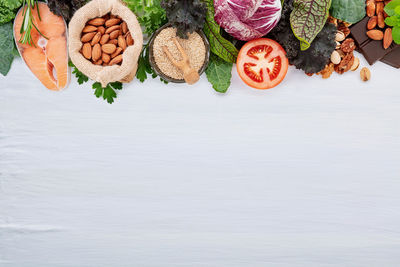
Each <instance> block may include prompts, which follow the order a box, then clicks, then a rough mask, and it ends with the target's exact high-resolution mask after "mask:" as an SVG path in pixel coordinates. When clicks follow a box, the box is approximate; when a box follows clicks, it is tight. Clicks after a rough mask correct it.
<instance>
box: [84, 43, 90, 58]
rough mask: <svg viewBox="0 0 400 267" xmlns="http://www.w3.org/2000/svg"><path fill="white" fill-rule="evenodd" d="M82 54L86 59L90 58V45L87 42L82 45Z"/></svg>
mask: <svg viewBox="0 0 400 267" xmlns="http://www.w3.org/2000/svg"><path fill="white" fill-rule="evenodd" d="M82 55H83V56H84V57H85V58H86V59H91V58H92V46H91V45H90V44H89V43H85V44H84V45H83V46H82Z"/></svg>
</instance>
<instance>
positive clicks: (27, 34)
mask: <svg viewBox="0 0 400 267" xmlns="http://www.w3.org/2000/svg"><path fill="white" fill-rule="evenodd" d="M399 44H400V0H366V1H365V0H283V1H281V0H90V1H88V0H48V1H38V0H0V73H1V74H2V75H4V76H6V75H7V73H8V72H9V70H10V68H11V65H12V62H13V60H14V58H15V57H21V58H22V59H23V61H24V62H25V64H26V65H27V67H28V68H27V70H28V69H29V70H30V71H31V72H32V73H33V74H34V76H36V78H37V79H39V81H40V82H41V83H42V84H43V85H44V86H45V87H46V88H48V89H50V90H54V91H60V90H63V89H65V88H66V87H67V86H68V84H69V81H70V79H71V76H75V77H76V78H77V81H78V83H79V84H80V85H82V84H85V83H89V82H90V83H91V84H92V89H93V90H94V95H95V96H96V97H98V98H103V99H104V100H106V101H107V102H108V103H110V104H111V103H113V102H114V100H115V98H116V97H117V95H118V90H121V89H123V84H124V83H129V82H131V81H132V80H133V79H134V78H135V77H136V78H137V79H138V80H139V81H140V82H145V81H146V80H147V79H149V78H150V79H155V78H158V79H159V80H160V82H163V83H187V84H188V85H193V84H195V83H196V82H197V81H198V80H199V78H200V76H201V75H203V74H204V75H206V76H207V79H208V81H209V82H210V84H211V85H212V87H213V88H214V89H215V90H216V91H217V92H220V93H225V92H226V91H227V90H228V88H229V87H230V84H231V78H232V68H233V64H236V69H237V72H238V75H239V77H240V78H241V79H242V80H243V82H244V83H245V84H247V85H248V86H250V87H252V88H256V89H270V88H273V87H275V86H278V85H279V84H280V83H281V81H282V80H284V79H285V77H286V74H287V70H288V67H289V66H294V67H296V68H297V69H301V70H303V71H304V73H305V75H308V76H312V75H320V76H321V77H322V78H323V79H327V78H329V77H331V75H332V74H333V73H337V74H340V75H341V74H344V73H346V72H350V73H351V72H352V71H353V72H356V71H357V72H358V73H359V77H360V78H361V79H362V80H363V81H368V80H369V79H370V78H371V72H370V70H369V69H368V68H367V67H365V66H364V67H362V66H360V60H359V59H358V58H357V57H356V55H358V54H354V51H355V50H356V51H358V52H360V53H361V54H362V55H363V56H364V57H365V59H366V61H367V62H368V63H369V64H370V65H372V64H374V63H375V62H377V61H382V62H384V63H386V64H389V65H390V66H392V67H395V68H399V67H400V48H399Z"/></svg>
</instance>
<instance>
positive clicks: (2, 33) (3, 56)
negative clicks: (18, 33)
mask: <svg viewBox="0 0 400 267" xmlns="http://www.w3.org/2000/svg"><path fill="white" fill-rule="evenodd" d="M13 50H14V37H13V26H12V23H11V22H9V23H6V24H3V25H0V73H1V74H3V75H4V76H6V75H7V73H8V72H9V71H10V68H11V64H12V62H13V60H14V54H13Z"/></svg>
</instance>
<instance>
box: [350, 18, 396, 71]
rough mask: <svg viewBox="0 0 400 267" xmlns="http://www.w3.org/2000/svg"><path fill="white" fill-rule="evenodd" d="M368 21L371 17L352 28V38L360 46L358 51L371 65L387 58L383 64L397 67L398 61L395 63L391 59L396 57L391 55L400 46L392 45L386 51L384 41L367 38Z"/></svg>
mask: <svg viewBox="0 0 400 267" xmlns="http://www.w3.org/2000/svg"><path fill="white" fill-rule="evenodd" d="M368 20H369V17H365V18H364V19H362V20H361V21H359V22H358V23H356V24H354V25H353V26H351V27H350V31H351V37H352V38H353V39H354V41H355V43H356V45H357V46H358V51H359V52H361V53H362V54H363V55H364V57H365V59H366V60H367V61H368V63H369V64H370V65H373V64H374V63H375V62H376V61H378V60H381V59H383V58H385V60H384V61H383V62H385V63H387V62H390V63H391V64H389V65H391V66H393V65H395V64H396V62H398V60H397V61H396V59H394V62H393V60H389V59H390V58H395V56H394V55H391V53H392V51H396V50H398V48H399V47H400V46H399V45H396V44H395V43H392V45H391V46H390V47H389V48H388V49H384V48H383V43H382V41H375V40H371V39H370V38H369V37H368V36H367V24H368ZM397 53H399V52H397ZM396 55H397V54H396Z"/></svg>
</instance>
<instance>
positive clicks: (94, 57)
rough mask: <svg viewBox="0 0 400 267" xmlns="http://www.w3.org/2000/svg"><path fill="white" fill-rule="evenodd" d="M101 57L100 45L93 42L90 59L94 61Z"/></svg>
mask: <svg viewBox="0 0 400 267" xmlns="http://www.w3.org/2000/svg"><path fill="white" fill-rule="evenodd" d="M100 58H101V47H100V44H95V45H94V46H93V49H92V60H93V61H94V62H96V61H97V60H99V59H100Z"/></svg>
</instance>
